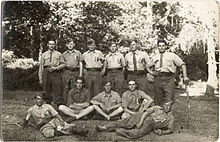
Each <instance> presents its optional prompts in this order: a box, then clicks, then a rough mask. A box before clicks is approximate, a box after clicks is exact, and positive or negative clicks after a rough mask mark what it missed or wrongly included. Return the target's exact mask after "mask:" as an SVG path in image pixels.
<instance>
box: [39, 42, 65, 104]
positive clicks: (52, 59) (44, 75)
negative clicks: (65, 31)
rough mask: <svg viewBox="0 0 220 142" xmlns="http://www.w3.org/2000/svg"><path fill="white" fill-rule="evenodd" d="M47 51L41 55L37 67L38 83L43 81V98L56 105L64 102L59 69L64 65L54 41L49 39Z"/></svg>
mask: <svg viewBox="0 0 220 142" xmlns="http://www.w3.org/2000/svg"><path fill="white" fill-rule="evenodd" d="M47 46H48V48H49V49H48V51H46V52H44V53H43V54H42V57H41V61H40V67H39V83H40V84H42V83H43V89H44V91H45V96H43V98H44V100H45V101H46V102H47V103H48V104H50V103H51V102H52V101H53V102H54V103H55V104H56V105H60V104H63V103H64V99H63V96H62V84H61V69H62V68H63V67H64V60H63V57H62V54H61V53H60V52H58V51H56V50H55V41H54V40H50V41H49V42H48V44H47Z"/></svg>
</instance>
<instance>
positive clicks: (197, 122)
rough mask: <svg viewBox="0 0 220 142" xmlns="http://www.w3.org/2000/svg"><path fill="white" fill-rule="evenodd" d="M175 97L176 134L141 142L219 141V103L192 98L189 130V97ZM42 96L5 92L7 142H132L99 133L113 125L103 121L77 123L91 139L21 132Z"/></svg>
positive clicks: (4, 108)
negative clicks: (99, 129) (102, 127)
mask: <svg viewBox="0 0 220 142" xmlns="http://www.w3.org/2000/svg"><path fill="white" fill-rule="evenodd" d="M178 92H179V91H177V95H176V102H175V104H174V107H173V113H174V117H175V119H176V121H175V132H174V134H170V135H164V136H157V135H155V134H153V133H150V134H148V135H146V136H144V137H142V138H140V139H138V140H151V141H187V142H188V141H216V140H217V139H218V134H219V127H218V126H219V124H218V123H219V118H218V116H219V114H218V113H219V110H218V109H219V99H218V98H214V97H211V98H209V97H205V96H200V97H191V100H190V104H191V115H190V121H189V123H188V124H189V125H188V126H189V127H188V129H187V105H186V97H180V96H179V95H178ZM37 93H39V92H31V91H4V95H3V106H2V116H1V117H2V118H1V119H2V133H3V134H2V135H3V140H5V141H40V140H43V141H45V140H53V141H88V140H90V141H91V140H93V141H97V140H100V141H104V140H108V141H111V140H129V139H126V138H123V137H119V136H116V135H115V133H114V132H111V133H110V132H96V131H95V130H94V126H95V125H96V124H105V123H111V122H108V121H100V120H87V121H85V120H78V121H75V122H74V123H76V124H77V125H81V124H86V126H87V127H89V129H91V131H92V133H91V134H90V135H89V136H78V135H71V136H60V137H54V138H51V139H46V138H45V137H43V136H42V135H41V134H40V133H39V132H38V131H37V130H36V129H35V128H34V127H32V126H29V127H27V128H26V129H24V130H23V129H22V128H20V127H19V126H18V125H17V124H20V123H21V122H22V121H23V118H24V117H25V115H26V113H27V110H28V108H30V107H31V106H33V104H34V101H33V96H34V95H35V94H37Z"/></svg>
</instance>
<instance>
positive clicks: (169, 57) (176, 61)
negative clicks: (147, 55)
mask: <svg viewBox="0 0 220 142" xmlns="http://www.w3.org/2000/svg"><path fill="white" fill-rule="evenodd" d="M152 59H153V62H154V65H155V69H156V70H157V69H160V54H157V55H155V56H153V57H152ZM162 61H163V63H162V67H161V69H160V72H171V73H175V72H176V66H178V67H180V66H181V65H183V64H184V62H183V61H182V59H181V58H180V57H179V56H177V55H176V54H175V53H172V52H164V53H163V59H162Z"/></svg>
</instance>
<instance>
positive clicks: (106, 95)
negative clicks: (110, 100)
mask: <svg viewBox="0 0 220 142" xmlns="http://www.w3.org/2000/svg"><path fill="white" fill-rule="evenodd" d="M111 96H112V93H111V92H110V93H109V94H107V93H105V95H104V97H111Z"/></svg>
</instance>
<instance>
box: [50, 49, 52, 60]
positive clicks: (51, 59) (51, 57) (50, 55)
mask: <svg viewBox="0 0 220 142" xmlns="http://www.w3.org/2000/svg"><path fill="white" fill-rule="evenodd" d="M51 61H52V51H50V62H51Z"/></svg>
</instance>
